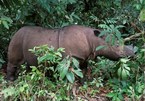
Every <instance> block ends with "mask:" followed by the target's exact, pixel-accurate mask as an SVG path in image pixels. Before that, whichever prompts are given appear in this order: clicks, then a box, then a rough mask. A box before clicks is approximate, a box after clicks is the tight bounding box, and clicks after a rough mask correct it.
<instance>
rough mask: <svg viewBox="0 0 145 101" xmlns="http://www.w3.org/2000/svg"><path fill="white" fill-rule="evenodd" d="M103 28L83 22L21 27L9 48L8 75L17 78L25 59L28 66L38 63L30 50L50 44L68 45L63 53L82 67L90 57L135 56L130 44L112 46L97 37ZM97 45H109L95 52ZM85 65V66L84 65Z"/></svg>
mask: <svg viewBox="0 0 145 101" xmlns="http://www.w3.org/2000/svg"><path fill="white" fill-rule="evenodd" d="M99 33H100V30H98V29H94V28H90V27H85V26H81V25H70V26H65V27H63V28H57V29H47V28H42V27H38V26H25V27H22V28H21V29H19V30H18V31H17V32H16V33H15V35H14V36H13V37H12V40H11V42H10V44H9V48H8V64H7V76H6V78H7V79H8V80H11V81H13V80H15V75H16V71H17V67H20V65H21V64H23V63H24V62H26V63H27V64H28V65H29V66H32V65H34V66H37V57H36V56H34V54H32V53H31V52H30V51H28V49H31V48H33V47H34V46H40V45H44V44H47V45H48V46H53V47H54V48H55V49H58V48H59V47H63V48H65V53H64V54H63V56H64V57H65V56H67V55H71V56H72V57H75V58H77V59H78V60H79V61H80V66H81V65H83V64H86V62H87V60H88V59H94V58H95V57H96V56H104V57H106V58H108V59H110V60H118V59H119V58H121V57H125V56H133V55H134V52H133V51H132V50H130V49H129V48H128V47H127V46H123V47H122V46H110V45H109V44H107V43H106V42H105V40H104V39H102V38H100V37H97V36H96V35H99ZM98 46H107V48H103V49H100V50H98V51H96V47H98ZM83 68H86V67H83Z"/></svg>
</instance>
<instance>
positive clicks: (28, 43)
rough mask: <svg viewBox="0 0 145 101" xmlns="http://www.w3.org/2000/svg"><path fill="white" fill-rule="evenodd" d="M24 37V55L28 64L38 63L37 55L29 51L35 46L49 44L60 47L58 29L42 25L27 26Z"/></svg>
mask: <svg viewBox="0 0 145 101" xmlns="http://www.w3.org/2000/svg"><path fill="white" fill-rule="evenodd" d="M25 30H26V31H25V33H24V34H25V35H24V37H23V55H24V58H25V61H26V62H27V63H28V64H31V65H36V64H37V61H36V57H35V56H34V55H33V54H32V53H31V52H29V51H28V50H29V49H32V48H33V47H35V46H40V45H46V44H47V45H48V46H49V47H50V46H53V47H55V48H58V31H59V30H58V29H55V30H51V29H46V28H42V27H25Z"/></svg>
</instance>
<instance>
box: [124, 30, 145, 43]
mask: <svg viewBox="0 0 145 101" xmlns="http://www.w3.org/2000/svg"><path fill="white" fill-rule="evenodd" d="M144 34H145V33H144V32H142V33H136V34H135V35H131V36H129V37H127V38H125V39H124V42H126V41H130V40H133V39H134V38H137V37H139V36H141V35H144Z"/></svg>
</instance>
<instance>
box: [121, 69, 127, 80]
mask: <svg viewBox="0 0 145 101" xmlns="http://www.w3.org/2000/svg"><path fill="white" fill-rule="evenodd" d="M126 78H127V70H125V69H124V68H123V69H122V79H126Z"/></svg>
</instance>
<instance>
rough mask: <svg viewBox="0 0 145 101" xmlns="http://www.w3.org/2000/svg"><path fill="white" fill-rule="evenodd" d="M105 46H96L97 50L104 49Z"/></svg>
mask: <svg viewBox="0 0 145 101" xmlns="http://www.w3.org/2000/svg"><path fill="white" fill-rule="evenodd" d="M103 48H105V46H98V47H97V48H96V51H98V50H101V49H103Z"/></svg>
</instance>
